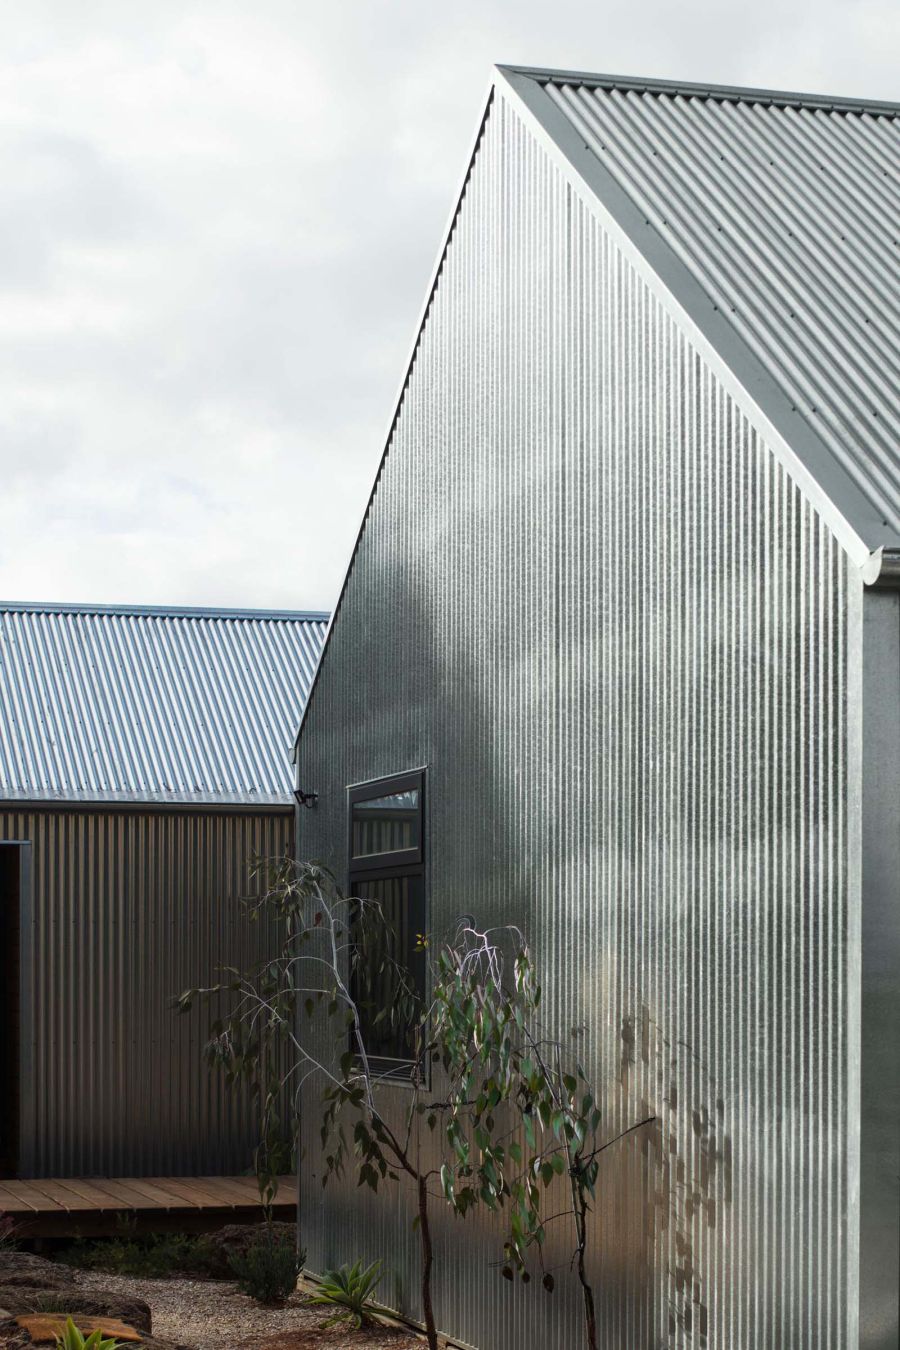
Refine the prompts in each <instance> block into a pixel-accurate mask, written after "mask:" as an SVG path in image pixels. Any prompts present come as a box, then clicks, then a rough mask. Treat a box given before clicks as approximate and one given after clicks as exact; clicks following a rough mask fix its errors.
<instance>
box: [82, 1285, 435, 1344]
mask: <svg viewBox="0 0 900 1350" xmlns="http://www.w3.org/2000/svg"><path fill="white" fill-rule="evenodd" d="M74 1274H75V1279H76V1283H77V1284H78V1285H79V1286H80V1287H81V1288H82V1289H108V1290H109V1291H110V1292H111V1293H115V1294H126V1295H130V1296H135V1297H137V1298H142V1299H144V1300H145V1301H146V1302H147V1303H149V1304H150V1308H151V1311H152V1314H153V1335H154V1336H159V1337H160V1339H162V1340H168V1341H174V1342H175V1343H176V1344H178V1345H183V1346H187V1347H189V1348H190V1350H226V1348H227V1350H244V1347H246V1350H318V1347H321V1350H422V1341H421V1340H420V1339H418V1338H417V1337H415V1336H413V1335H410V1334H409V1333H407V1332H405V1331H401V1330H398V1329H396V1328H394V1327H390V1328H387V1327H385V1328H382V1329H379V1330H378V1331H376V1332H374V1333H373V1332H357V1331H352V1330H345V1329H342V1328H338V1327H333V1328H330V1329H329V1330H327V1331H323V1330H321V1329H320V1323H321V1322H322V1321H323V1320H324V1318H325V1317H326V1316H327V1313H326V1312H325V1311H324V1310H322V1309H319V1308H309V1307H304V1296H303V1295H302V1294H293V1295H292V1296H291V1298H290V1299H289V1300H288V1302H287V1303H286V1304H285V1306H284V1307H281V1308H264V1307H262V1306H261V1305H260V1304H258V1303H254V1302H253V1300H252V1299H251V1298H248V1297H247V1296H246V1294H241V1293H239V1292H238V1290H237V1288H236V1286H235V1285H233V1284H231V1283H229V1282H225V1281H221V1280H147V1279H135V1278H134V1277H132V1276H130V1275H106V1274H104V1273H103V1271H99V1270H90V1271H88V1270H77V1271H75V1272H74Z"/></svg>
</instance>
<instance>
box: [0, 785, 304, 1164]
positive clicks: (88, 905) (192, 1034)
mask: <svg viewBox="0 0 900 1350" xmlns="http://www.w3.org/2000/svg"><path fill="white" fill-rule="evenodd" d="M291 830H292V822H291V819H290V817H289V816H285V815H283V814H282V815H265V814H262V815H250V814H248V815H237V814H234V815H217V814H215V813H213V812H210V813H206V814H202V815H200V814H197V815H190V814H188V813H184V814H180V813H174V812H167V813H162V812H157V813H151V812H146V813H139V812H126V811H121V812H120V811H115V812H113V811H109V812H87V811H85V812H78V811H60V812H52V811H28V810H24V809H23V810H10V809H5V810H0V838H2V839H8V840H11V839H17V840H29V841H30V842H31V844H32V850H31V853H32V883H31V884H32V904H33V931H32V933H31V939H30V940H31V950H32V952H33V969H32V971H31V978H30V981H29V984H30V988H31V990H32V1005H31V1006H30V1007H29V1008H23V1009H22V1025H23V1036H24V1038H25V1042H26V1046H27V1047H28V1048H29V1053H30V1058H31V1073H30V1077H31V1081H32V1083H33V1092H34V1101H33V1103H29V1111H28V1112H27V1113H26V1114H27V1115H28V1116H29V1117H30V1116H31V1114H32V1108H33V1119H34V1123H35V1130H34V1133H35V1137H34V1139H33V1140H32V1141H31V1148H30V1153H31V1156H32V1157H33V1160H34V1175H36V1176H103V1175H106V1176H110V1175H112V1176H116V1175H119V1176H121V1175H131V1176H142V1175H143V1176H147V1175H154V1174H156V1175H166V1174H171V1175H189V1174H191V1173H194V1174H196V1173H198V1172H199V1173H201V1174H203V1173H216V1172H226V1173H227V1172H235V1171H243V1170H245V1169H246V1167H247V1166H248V1165H249V1162H250V1157H251V1152H252V1148H253V1146H254V1144H255V1142H256V1138H257V1135H256V1129H255V1120H254V1108H253V1106H252V1103H251V1102H250V1101H249V1100H248V1099H247V1097H246V1096H245V1094H243V1093H240V1092H239V1093H235V1092H234V1091H233V1090H232V1089H226V1087H225V1085H224V1083H223V1081H222V1080H221V1078H220V1077H216V1076H213V1075H211V1074H210V1071H209V1069H208V1068H207V1066H206V1064H205V1062H204V1060H203V1055H202V1047H203V1042H204V1039H205V1036H204V1029H205V1026H206V1020H207V1018H206V1014H204V1013H203V1012H202V1011H198V1012H196V1013H194V1014H192V1015H191V1016H189V1017H187V1018H180V1017H177V1016H176V1015H175V1014H174V1013H173V1011H172V1009H171V1007H170V1002H171V999H172V998H173V996H174V995H176V994H178V993H179V992H180V991H181V990H182V989H184V988H187V987H188V986H190V985H192V984H198V983H209V982H211V981H214V980H215V979H216V978H217V972H218V970H219V968H220V967H221V966H223V965H227V964H241V965H243V964H245V963H247V962H250V961H253V960H257V959H261V958H262V957H263V956H264V955H265V953H266V950H267V944H268V943H269V942H270V941H271V935H270V933H268V932H267V930H266V928H265V925H258V924H255V923H253V924H251V923H248V922H247V920H246V918H245V917H244V916H243V911H242V909H241V905H240V901H241V899H242V898H244V897H246V896H247V895H249V894H250V893H251V885H250V879H249V871H248V868H249V863H250V860H251V857H252V856H253V855H254V854H255V853H258V854H260V855H262V856H264V857H277V856H281V855H283V854H284V851H285V849H286V848H288V847H289V846H290V837H291Z"/></svg>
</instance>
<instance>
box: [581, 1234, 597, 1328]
mask: <svg viewBox="0 0 900 1350" xmlns="http://www.w3.org/2000/svg"><path fill="white" fill-rule="evenodd" d="M586 1246H587V1215H586V1214H585V1212H584V1210H583V1209H582V1210H581V1213H580V1215H579V1219H578V1281H579V1283H580V1285H581V1293H582V1297H583V1298H584V1329H585V1332H586V1333H587V1343H588V1350H597V1313H596V1310H595V1308H594V1291H593V1289H592V1288H591V1284H590V1281H589V1280H588V1277H587V1271H586V1269H585V1263H584V1252H585V1248H586Z"/></svg>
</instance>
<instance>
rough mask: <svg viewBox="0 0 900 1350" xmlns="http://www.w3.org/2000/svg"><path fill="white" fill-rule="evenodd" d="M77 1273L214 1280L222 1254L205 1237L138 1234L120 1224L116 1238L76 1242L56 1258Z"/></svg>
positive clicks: (125, 1224)
mask: <svg viewBox="0 0 900 1350" xmlns="http://www.w3.org/2000/svg"><path fill="white" fill-rule="evenodd" d="M59 1259H60V1260H61V1261H63V1262H64V1264H65V1265H67V1266H75V1267H76V1268H77V1269H80V1270H104V1271H108V1272H109V1273H110V1274H113V1275H135V1276H137V1277H139V1278H140V1277H143V1278H149V1279H163V1278H165V1277H167V1276H172V1275H189V1276H192V1277H194V1278H198V1277H199V1278H201V1279H203V1278H213V1277H214V1276H216V1275H217V1274H219V1273H220V1271H219V1266H220V1265H221V1255H220V1253H219V1252H218V1251H217V1250H216V1248H215V1247H214V1246H213V1244H212V1242H211V1241H210V1240H209V1238H208V1237H203V1236H194V1235H193V1234H190V1233H137V1232H136V1231H135V1230H134V1228H133V1227H132V1226H131V1225H129V1224H127V1223H123V1224H121V1225H120V1231H119V1233H117V1234H116V1236H115V1237H111V1238H97V1239H94V1240H91V1241H87V1240H84V1239H79V1240H78V1241H76V1242H74V1243H73V1244H72V1246H71V1247H67V1248H66V1249H65V1250H64V1251H63V1252H62V1253H61V1255H60V1258H59Z"/></svg>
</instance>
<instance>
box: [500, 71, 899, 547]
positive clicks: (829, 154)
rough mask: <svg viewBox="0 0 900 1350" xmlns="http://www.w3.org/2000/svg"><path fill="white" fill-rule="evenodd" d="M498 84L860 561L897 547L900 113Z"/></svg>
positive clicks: (611, 84)
mask: <svg viewBox="0 0 900 1350" xmlns="http://www.w3.org/2000/svg"><path fill="white" fill-rule="evenodd" d="M499 74H500V77H501V78H502V79H504V80H505V81H506V83H507V84H508V86H509V89H510V91H511V93H512V96H513V97H514V98H515V100H516V102H517V103H518V104H520V106H521V107H522V109H523V110H524V111H525V115H526V119H530V120H531V121H532V122H533V123H534V124H535V126H536V127H537V128H539V130H540V132H541V133H542V134H543V136H544V138H545V139H546V141H547V142H548V143H549V144H551V145H552V147H553V149H554V150H555V152H556V154H557V157H558V159H559V160H560V161H563V162H564V163H565V164H566V167H567V168H568V170H569V171H570V173H571V174H572V177H573V179H574V180H575V184H576V186H578V187H580V188H581V189H582V191H584V192H585V193H586V195H588V196H589V197H591V198H592V199H593V201H594V203H595V205H598V206H600V207H601V208H603V209H605V211H606V212H607V213H608V214H609V215H610V216H611V217H612V218H613V220H614V221H615V223H616V224H617V225H618V227H619V229H620V230H621V231H622V232H623V233H624V234H625V235H626V236H627V238H628V240H629V242H630V244H631V246H632V247H633V248H634V249H635V250H636V251H637V252H638V253H639V254H640V255H641V256H642V259H643V261H644V263H645V265H647V264H648V265H649V273H650V274H651V280H652V283H653V284H654V288H655V289H656V290H657V292H658V293H660V294H661V295H662V296H663V298H665V299H668V300H669V301H670V302H671V303H672V305H673V308H674V309H675V310H676V312H677V311H681V312H680V313H678V317H679V318H680V319H682V321H686V326H688V327H691V326H694V327H695V328H696V329H698V330H699V332H700V334H701V335H702V336H704V337H705V338H706V345H707V346H708V347H710V348H711V349H712V351H713V352H714V353H715V354H716V357H717V358H718V360H719V362H720V363H723V364H724V365H725V366H726V367H727V368H728V370H729V373H730V375H731V376H732V378H733V379H734V380H736V382H737V384H738V385H739V386H740V387H741V390H742V392H743V395H744V400H743V401H744V402H745V403H746V402H747V401H748V399H749V401H751V402H753V403H756V405H757V407H758V409H759V411H760V412H761V413H762V415H763V419H764V420H766V419H767V420H768V421H769V422H770V423H771V424H772V429H773V430H774V433H775V435H774V438H773V439H774V440H775V441H776V442H777V441H779V440H780V441H781V443H782V445H781V448H782V449H783V450H785V451H786V453H785V459H786V460H787V462H788V467H789V468H790V469H792V470H794V471H795V472H797V476H798V478H800V479H801V480H803V479H804V478H805V479H806V482H805V484H804V486H805V487H806V488H807V489H808V490H811V495H812V496H813V498H814V500H815V502H816V505H817V506H818V507H820V509H823V510H824V512H825V514H826V515H829V516H830V517H831V519H830V523H831V524H832V525H833V526H836V527H837V529H838V533H839V534H842V535H843V538H842V542H843V543H844V544H845V546H847V547H848V550H849V551H850V552H851V553H852V554H853V555H854V556H855V560H856V561H857V562H858V563H860V564H862V563H863V562H864V561H865V558H866V556H867V555H868V553H870V552H872V551H874V550H875V549H877V548H879V547H881V546H883V545H886V544H888V545H895V544H897V543H898V542H900V285H898V266H900V105H898V104H893V103H877V102H873V101H866V100H861V99H842V98H825V97H820V96H816V95H805V94H790V93H781V92H778V91H773V90H757V89H731V88H727V87H724V86H716V85H708V86H704V85H679V84H672V83H667V82H663V81H652V80H644V81H640V80H628V79H621V78H618V77H616V76H603V75H582V74H570V73H566V72H559V71H543V70H531V69H522V68H514V67H508V68H506V67H505V68H503V69H502V70H501V71H500V72H499ZM645 274H646V268H645ZM773 448H776V449H778V448H779V447H778V445H777V444H776V445H775V446H774V447H773ZM817 490H818V492H817ZM841 525H843V526H844V527H845V528H844V529H841Z"/></svg>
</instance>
